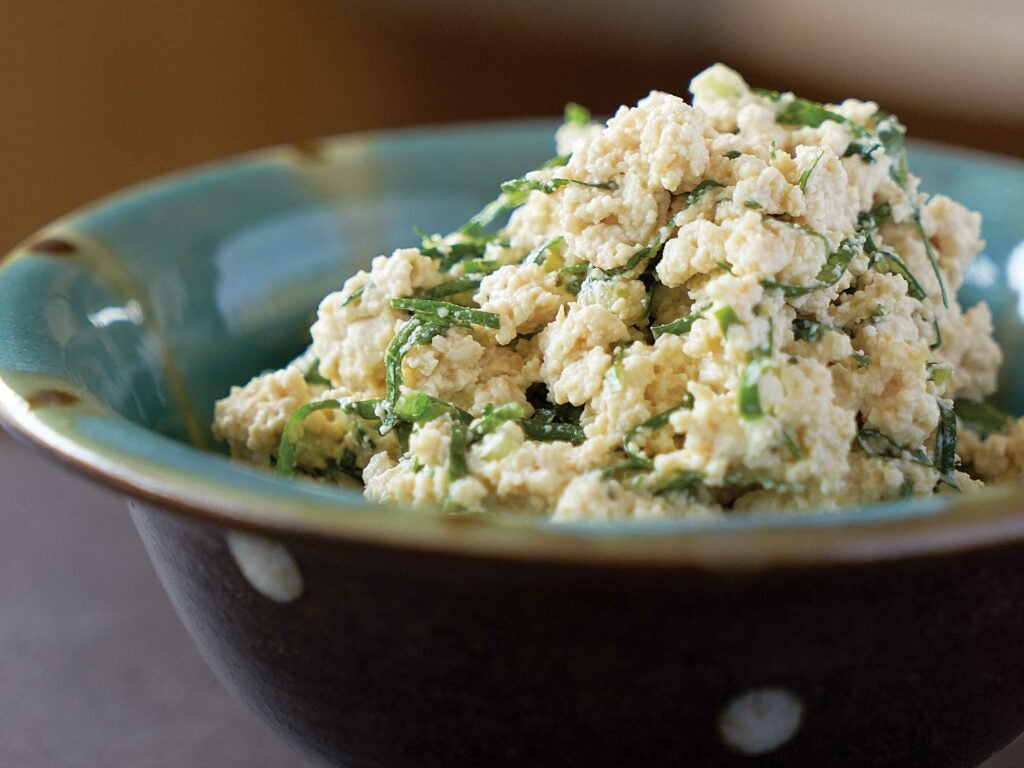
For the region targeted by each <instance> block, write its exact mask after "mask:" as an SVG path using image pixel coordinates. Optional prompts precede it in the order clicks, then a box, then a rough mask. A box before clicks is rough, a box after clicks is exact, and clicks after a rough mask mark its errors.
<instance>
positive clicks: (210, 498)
mask: <svg viewBox="0 0 1024 768" xmlns="http://www.w3.org/2000/svg"><path fill="white" fill-rule="evenodd" d="M542 122H543V123H545V124H552V121H551V120H549V119H547V118H544V119H533V120H531V119H526V120H522V119H520V120H500V121H484V122H468V123H454V124H441V125H429V126H417V127H411V128H399V129H390V130H382V131H367V132H361V133H349V134H341V135H337V136H331V137H324V138H318V139H314V140H313V143H314V145H315V146H316V147H319V148H320V149H322V150H324V151H326V152H328V153H329V152H330V151H337V150H344V149H345V148H352V147H358V146H361V145H363V144H365V143H366V142H367V141H371V142H372V141H374V140H376V139H380V138H389V137H391V138H393V137H398V138H402V139H406V140H408V139H416V138H417V137H425V136H429V135H431V134H436V133H437V132H438V131H446V130H450V129H452V128H453V127H457V128H459V129H460V130H471V131H487V130H491V129H493V128H495V127H498V126H501V127H504V128H513V127H515V126H522V127H524V128H526V127H531V126H537V125H539V124H541V123H542ZM913 144H914V145H917V146H921V147H926V148H929V149H931V150H933V151H939V152H943V153H949V154H951V155H954V156H960V157H963V156H968V157H971V156H973V157H975V158H977V159H979V160H984V159H988V160H990V161H991V160H997V159H998V160H999V161H1000V162H1002V161H1004V160H1005V161H1007V162H1009V163H1010V164H1011V165H1020V167H1021V169H1024V165H1022V164H1020V161H1019V160H1016V159H1015V158H1003V157H1002V156H999V155H995V154H992V153H987V152H984V151H978V150H974V149H970V148H959V147H953V146H949V145H943V144H936V143H934V142H921V141H915V142H913ZM308 145H309V143H308V142H305V143H302V144H299V145H278V146H274V147H268V148H264V149H258V150H254V151H250V152H245V153H242V154H237V155H233V156H230V157H227V158H224V159H221V160H215V161H212V162H208V163H203V164H201V165H197V166H193V167H190V168H186V169H183V170H178V171H173V172H171V173H168V174H164V175H161V176H157V177H155V178H154V179H151V180H148V181H143V182H140V183H137V184H133V185H131V186H128V187H125V188H123V189H121V190H119V191H116V192H114V193H112V194H109V195H106V196H104V197H101V198H99V199H98V200H96V201H94V202H92V203H90V204H88V205H86V206H83V207H81V208H78V209H76V210H74V211H72V212H70V213H68V214H66V215H65V216H62V217H60V218H59V219H57V220H56V221H54V222H53V223H51V224H49V225H47V226H45V227H43V228H41V229H40V230H38V231H37V232H35V233H34V234H32V235H29V236H28V237H27V238H25V239H23V240H22V241H21V242H20V243H18V244H17V245H16V246H15V247H14V249H13V250H12V251H11V252H10V253H8V254H7V255H6V256H4V257H2V258H0V272H2V271H3V270H5V269H6V268H8V267H9V265H10V264H11V263H12V262H13V261H14V260H15V259H14V258H13V257H16V256H25V255H31V254H32V249H33V246H34V245H36V244H38V243H40V242H42V241H44V240H47V239H49V238H52V237H53V236H55V235H57V234H58V233H59V232H60V231H61V230H65V229H67V228H69V227H72V226H73V224H74V222H75V220H76V219H78V218H79V217H81V216H83V215H84V214H87V213H90V212H93V211H96V210H99V209H105V208H109V207H115V206H117V205H119V204H121V203H124V202H126V201H128V200H131V199H133V198H135V197H136V196H138V195H141V194H144V193H147V192H150V191H154V190H167V189H171V188H173V187H175V186H176V185H180V184H183V183H186V182H187V181H189V180H193V179H197V178H202V177H205V176H211V175H212V176H216V175H218V174H221V173H224V172H227V171H230V170H231V169H234V168H238V167H240V166H243V165H245V164H247V163H253V162H267V161H269V162H273V163H275V164H277V163H283V164H284V165H286V166H294V165H296V164H297V163H299V162H302V161H303V159H304V158H307V159H308V150H307V149H306V147H307V146H308ZM19 375H20V374H19ZM61 387H62V388H66V389H68V390H70V391H74V392H75V393H76V397H77V398H78V399H79V401H80V405H75V406H71V407H70V408H69V409H68V410H70V411H76V410H80V409H88V408H90V407H93V404H94V403H95V401H94V400H92V399H91V397H90V394H89V393H88V392H87V391H84V390H82V389H81V388H80V387H78V386H77V385H75V384H73V383H71V382H69V381H63V380H62V382H61ZM90 401H91V403H90ZM107 410H108V411H109V413H107V414H105V416H106V417H107V418H109V419H112V420H120V421H123V422H125V423H130V422H128V420H127V419H124V417H121V416H119V415H117V414H115V413H113V411H110V410H109V409H107ZM82 412H85V411H84V410H83V411H82ZM0 425H2V426H4V427H5V428H6V429H7V430H8V431H10V432H11V433H12V434H14V435H15V436H16V437H19V438H21V439H22V440H23V441H24V442H27V443H29V444H30V445H32V446H34V447H35V448H37V449H40V450H42V451H43V452H45V453H46V454H48V455H50V456H51V457H53V458H55V459H57V460H58V461H59V462H60V463H63V464H65V465H66V466H69V467H71V468H72V469H74V470H76V471H78V472H79V473H81V474H84V475H86V476H87V477H90V478H92V479H93V480H97V481H99V482H100V483H102V484H104V485H106V486H108V487H111V488H113V489H115V490H118V491H120V492H121V493H123V494H124V495H126V496H128V497H129V498H130V499H132V498H134V499H137V500H141V501H142V502H145V503H150V504H155V505H157V506H158V507H160V508H163V509H166V510H169V511H171V512H173V513H176V514H181V515H184V516H186V517H188V518H190V519H193V520H199V521H203V522H206V523H212V524H214V525H216V526H219V527H226V528H230V529H238V530H245V531H248V532H253V533H262V534H264V535H269V536H272V537H285V538H300V539H305V540H309V541H316V542H321V543H329V544H331V545H334V546H346V547H350V548H351V547H357V548H361V549H370V550H375V551H378V552H383V551H388V552H400V553H413V552H415V553H419V554H427V555H442V556H446V557H457V558H473V559H478V558H486V559H489V560H499V561H503V562H506V563H509V564H511V563H520V564H530V563H534V564H539V563H547V564H552V565H562V566H571V567H580V566H585V567H590V568H614V569H638V568H643V569H652V568H653V569H659V570H664V569H698V570H706V571H748V570H763V569H767V568H806V567H835V566H839V565H850V564H857V563H874V562H884V561H894V560H900V559H904V558H908V557H933V556H940V555H944V554H950V553H954V552H963V551H967V550H973V549H981V548H986V547H994V546H1007V545H1011V544H1021V543H1024V486H1002V487H995V488H992V489H988V490H986V491H983V492H981V493H979V494H977V495H972V496H971V497H969V498H966V499H964V498H960V499H956V500H953V501H949V502H948V503H946V502H945V501H941V500H940V503H938V507H939V508H937V509H936V508H935V507H936V504H932V505H931V508H930V509H924V508H923V506H922V511H919V512H918V513H915V514H911V513H909V512H901V513H897V514H887V515H869V516H867V517H866V518H864V517H861V518H858V517H857V516H854V515H843V516H841V519H840V516H832V515H828V514H827V513H823V514H813V513H812V514H805V515H800V516H786V517H776V518H774V519H773V518H770V517H765V518H759V519H758V522H756V523H754V524H750V525H742V526H738V527H732V526H728V525H723V524H721V523H719V522H716V523H713V524H707V525H696V526H691V527H685V528H680V527H679V526H675V525H673V526H666V527H659V526H657V525H655V526H653V527H651V526H639V525H637V524H636V523H632V522H630V523H626V524H625V525H611V526H609V525H606V524H603V523H581V524H577V525H571V524H570V525H566V524H550V523H545V522H543V521H537V520H535V519H533V518H524V517H521V516H520V517H518V519H517V520H504V521H495V520H492V519H490V518H488V519H481V518H479V517H476V516H472V515H465V516H451V515H444V514H437V513H433V512H424V511H422V510H412V509H409V508H403V507H396V506H390V505H385V506H374V508H373V512H372V513H371V514H368V513H367V512H368V511H367V510H366V509H356V508H355V507H346V506H339V505H338V504H337V503H334V504H332V505H327V504H319V505H317V504H312V505H311V504H309V503H307V502H306V501H303V500H300V499H298V498H295V497H292V498H289V497H288V496H287V494H280V495H278V496H275V497H273V498H271V499H268V500H267V503H266V504H263V503H261V502H259V501H258V500H254V499H252V498H250V499H248V500H247V503H241V501H240V499H239V498H238V493H237V488H232V487H230V486H229V485H228V484H226V483H221V484H219V485H218V484H217V483H214V488H213V490H214V492H213V493H212V494H211V493H210V492H209V490H210V489H209V488H207V489H204V491H202V492H196V491H192V490H190V489H189V487H188V485H187V483H186V484H183V483H182V481H183V480H185V479H186V478H185V477H184V476H179V477H178V482H177V483H175V482H174V481H173V480H169V479H168V477H167V475H166V474H161V473H156V472H153V471H151V470H150V469H147V468H146V467H145V466H143V467H141V468H140V467H137V466H136V467H132V466H129V465H128V464H127V463H124V462H123V461H119V458H118V456H117V455H116V453H115V452H113V451H104V450H101V449H99V448H97V447H96V445H94V444H89V443H87V442H86V441H83V440H82V439H80V437H78V436H76V435H75V434H74V433H73V431H71V430H69V429H66V428H61V427H60V426H59V424H55V423H53V422H50V421H47V420H46V419H42V418H39V413H37V412H36V410H35V409H34V408H33V407H31V406H30V405H29V404H28V403H27V402H26V399H25V398H24V397H23V396H22V395H21V394H19V392H18V390H17V388H16V387H15V386H13V385H12V383H11V382H10V381H8V380H7V377H6V374H5V373H4V372H3V371H0ZM136 426H137V425H136ZM138 428H139V429H144V428H142V427H138ZM147 432H151V431H150V430H147ZM152 434H156V433H155V432H154V433H152ZM166 439H167V440H168V441H169V442H170V440H169V438H166ZM186 449H187V450H189V451H194V452H195V453H196V454H200V453H202V452H201V451H200V449H198V448H193V447H191V446H186ZM211 458H212V457H211ZM217 458H219V459H221V460H222V459H223V457H217ZM250 471H251V469H250ZM936 498H938V497H933V499H932V500H929V499H925V500H923V502H928V501H934V500H935V499H936ZM300 502H301V503H300ZM296 507H298V509H296ZM314 507H317V509H316V510H314V509H313V508H314ZM863 509H865V508H861V510H863ZM512 517H515V516H510V518H512ZM675 522H678V521H675Z"/></svg>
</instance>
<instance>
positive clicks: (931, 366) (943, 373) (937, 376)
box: [925, 360, 953, 387]
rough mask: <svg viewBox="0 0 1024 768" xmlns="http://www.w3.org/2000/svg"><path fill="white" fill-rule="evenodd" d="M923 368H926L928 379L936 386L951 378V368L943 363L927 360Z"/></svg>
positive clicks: (944, 383)
mask: <svg viewBox="0 0 1024 768" xmlns="http://www.w3.org/2000/svg"><path fill="white" fill-rule="evenodd" d="M925 368H926V369H927V370H928V381H934V382H935V385H936V386H939V387H942V386H945V385H946V384H949V382H951V381H952V380H953V368H952V367H951V366H949V365H946V364H945V363H939V362H935V361H934V360H929V361H928V362H927V363H926V364H925Z"/></svg>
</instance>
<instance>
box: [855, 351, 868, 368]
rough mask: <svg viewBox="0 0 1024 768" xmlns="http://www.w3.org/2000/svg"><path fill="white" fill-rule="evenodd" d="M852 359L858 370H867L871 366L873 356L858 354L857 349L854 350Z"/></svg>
mask: <svg viewBox="0 0 1024 768" xmlns="http://www.w3.org/2000/svg"><path fill="white" fill-rule="evenodd" d="M852 357H853V361H854V362H855V363H856V364H857V367H858V368H867V367H868V366H869V365H871V355H865V354H864V353H863V352H858V351H857V350H856V349H855V350H853V355H852Z"/></svg>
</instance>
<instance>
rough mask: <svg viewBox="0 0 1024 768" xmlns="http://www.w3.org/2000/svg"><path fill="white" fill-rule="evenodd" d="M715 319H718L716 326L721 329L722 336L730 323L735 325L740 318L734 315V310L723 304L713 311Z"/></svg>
mask: <svg viewBox="0 0 1024 768" xmlns="http://www.w3.org/2000/svg"><path fill="white" fill-rule="evenodd" d="M713 314H714V316H715V320H717V321H718V327H719V328H720V329H721V330H722V335H723V336H724V335H725V334H726V333H727V332H728V330H729V326H730V325H736V324H737V323H739V321H740V319H739V318H738V317H737V316H736V310H734V309H733V308H732V307H730V306H729V305H728V304H725V305H723V306H721V307H719V308H718V309H716V310H715V311H714V313H713Z"/></svg>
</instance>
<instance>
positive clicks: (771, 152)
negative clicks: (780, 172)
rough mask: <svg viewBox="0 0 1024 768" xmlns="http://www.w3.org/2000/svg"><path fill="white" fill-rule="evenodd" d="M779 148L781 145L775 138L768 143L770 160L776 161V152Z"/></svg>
mask: <svg viewBox="0 0 1024 768" xmlns="http://www.w3.org/2000/svg"><path fill="white" fill-rule="evenodd" d="M778 149H779V145H778V144H777V143H776V142H775V139H772V143H771V144H769V145H768V160H769V161H770V162H773V163H774V162H775V153H776V152H777V151H778Z"/></svg>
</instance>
